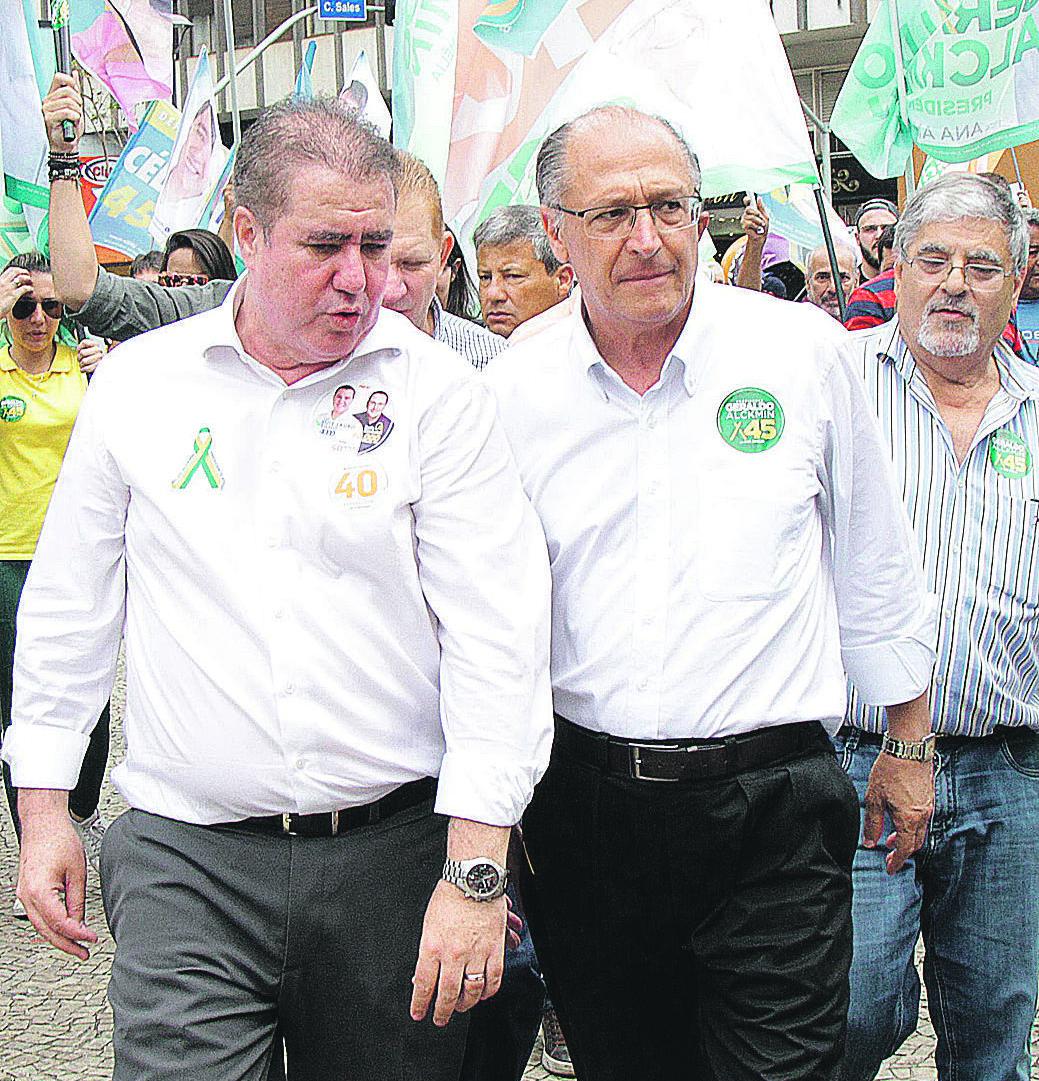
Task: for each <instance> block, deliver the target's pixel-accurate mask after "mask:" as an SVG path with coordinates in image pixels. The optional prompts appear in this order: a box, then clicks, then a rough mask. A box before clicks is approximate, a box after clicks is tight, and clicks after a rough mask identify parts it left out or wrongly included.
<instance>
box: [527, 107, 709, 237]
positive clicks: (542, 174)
mask: <svg viewBox="0 0 1039 1081" xmlns="http://www.w3.org/2000/svg"><path fill="white" fill-rule="evenodd" d="M620 120H623V121H626V122H627V123H629V124H658V125H659V126H660V127H662V128H663V129H664V131H665V132H666V133H667V134H668V135H669V136H670V137H671V138H672V139H673V140H674V142H675V145H676V146H677V147H678V149H679V150H680V151H681V153H682V156H683V157H684V158H685V160H686V164H687V165H688V166H689V180H690V183H691V184H692V185H693V187H694V188H695V189H697V190H699V187H700V161H699V159H698V158H697V156H696V154H695V153H694V152H693V148H692V147H691V146H690V145H689V144H688V143H687V142H686V141H685V139H684V138H683V137H682V135H680V134H679V132H678V129H677V128H676V127H675V126H674V124H672V123H671V121H670V120H665V119H664V117H662V116H653V115H651V114H650V113H644V112H642V111H641V110H640V109H634V108H632V107H631V106H630V105H599V106H596V108H594V109H589V110H588V111H587V112H585V113H582V114H581V115H580V116H578V117H575V118H574V119H573V120H568V121H567V122H566V123H565V124H561V125H560V126H559V127H558V128H556V130H555V131H553V132H552V133H551V135H548V136H546V138H545V141H544V142H543V143H542V144H541V149H540V150H538V158H537V165H536V167H535V173H534V177H535V181H536V183H537V189H538V198H539V199H540V200H541V205H542V206H547V207H559V206H561V205H562V202H563V193H564V192H565V191H566V189H567V185H568V184H569V183H570V162H569V161H568V160H567V151H568V150H569V149H570V140H571V139H572V138H573V136H574V135H575V134H577V133H578V132H580V131H581V130H583V129H585V128H588V127H591V126H592V125H593V124H602V123H608V122H610V121H614V122H616V121H620ZM556 217H557V220H558V217H559V215H558V212H557V215H556Z"/></svg>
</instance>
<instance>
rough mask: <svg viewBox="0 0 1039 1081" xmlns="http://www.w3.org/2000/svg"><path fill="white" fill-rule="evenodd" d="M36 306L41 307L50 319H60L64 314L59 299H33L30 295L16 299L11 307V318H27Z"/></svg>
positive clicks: (63, 308) (63, 307)
mask: <svg viewBox="0 0 1039 1081" xmlns="http://www.w3.org/2000/svg"><path fill="white" fill-rule="evenodd" d="M37 308H42V309H43V314H44V315H46V316H47V317H48V318H50V319H60V318H61V317H62V316H63V315H64V314H65V305H64V304H62V303H61V301H60V300H53V299H52V300H34V299H33V298H32V297H22V299H21V300H16V301H15V302H14V306H13V307H12V308H11V318H12V319H28V318H29V316H31V315H32V314H33V313H34V312H35V311H36V309H37Z"/></svg>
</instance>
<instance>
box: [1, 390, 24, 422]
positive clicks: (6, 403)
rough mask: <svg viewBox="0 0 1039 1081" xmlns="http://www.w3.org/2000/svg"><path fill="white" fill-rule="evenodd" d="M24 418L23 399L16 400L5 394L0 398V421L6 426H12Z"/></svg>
mask: <svg viewBox="0 0 1039 1081" xmlns="http://www.w3.org/2000/svg"><path fill="white" fill-rule="evenodd" d="M24 416H25V399H24V398H17V397H15V396H14V395H13V394H7V395H5V396H4V397H3V398H0V420H3V421H6V422H7V423H8V424H14V422H15V421H16V420H21V419H22V417H24Z"/></svg>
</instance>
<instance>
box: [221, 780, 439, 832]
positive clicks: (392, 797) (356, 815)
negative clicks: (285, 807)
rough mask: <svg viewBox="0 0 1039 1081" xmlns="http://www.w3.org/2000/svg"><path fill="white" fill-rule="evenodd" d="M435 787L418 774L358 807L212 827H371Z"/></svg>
mask: <svg viewBox="0 0 1039 1081" xmlns="http://www.w3.org/2000/svg"><path fill="white" fill-rule="evenodd" d="M436 790H437V783H436V781H435V780H434V779H433V778H432V777H421V778H420V779H419V780H417V781H408V783H407V784H402V785H401V786H400V788H395V789H394V790H393V791H392V792H390V793H389V795H386V796H383V797H382V799H379V800H376V801H375V802H374V803H365V804H363V805H362V806H360V807H346V808H344V809H343V810H342V811H324V812H323V813H321V814H309V815H302V814H280V815H258V816H257V817H255V818H243V819H240V820H239V821H237V822H218V823H216V824H215V825H214V827H213V828H214V829H225V830H243V831H244V832H246V833H275V834H288V835H290V836H293V837H335V836H337V835H338V834H340V833H346V831H347V830H353V829H357V828H358V827H360V826H371V825H373V824H374V823H376V822H379V821H381V820H382V819H384V818H389V817H390V815H394V814H396V813H397V812H398V811H404V810H407V808H408V807H414V806H415V805H416V804H418V803H422V802H423V801H424V800H427V799H431V798H432V797H433V794H434V793H435V792H436Z"/></svg>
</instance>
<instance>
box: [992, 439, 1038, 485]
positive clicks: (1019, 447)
mask: <svg viewBox="0 0 1039 1081" xmlns="http://www.w3.org/2000/svg"><path fill="white" fill-rule="evenodd" d="M988 459H989V461H990V462H991V463H992V468H993V469H994V470H995V471H996V472H997V473H999V474H1001V475H1002V476H1004V477H1009V478H1010V480H1020V479H1021V478H1022V477H1027V476H1028V474H1029V473H1031V472H1032V452H1031V451H1030V450H1029V449H1028V444H1027V443H1026V442H1025V441H1024V440H1023V439H1022V438H1021V437H1020V436H1019V435H1014V433H1013V432H1009V431H1007V429H1006V428H1000V429H999V431H997V432H993V433H992V434H991V435H990V436H989V440H988Z"/></svg>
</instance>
